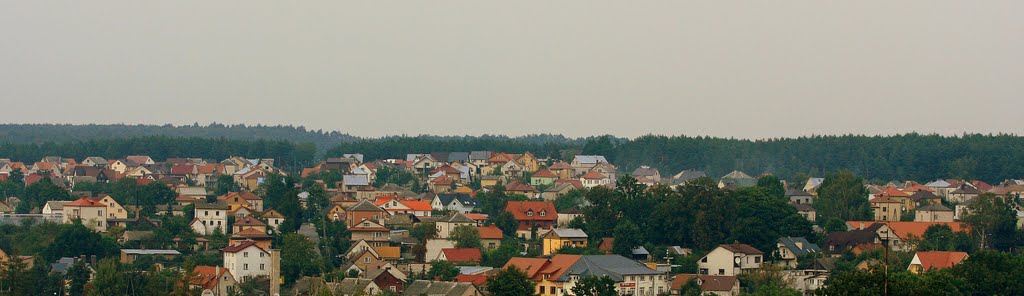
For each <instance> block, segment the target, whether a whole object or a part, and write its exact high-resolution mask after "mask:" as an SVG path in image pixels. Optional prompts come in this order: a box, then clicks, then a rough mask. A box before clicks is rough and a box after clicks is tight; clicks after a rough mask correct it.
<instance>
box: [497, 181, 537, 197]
mask: <svg viewBox="0 0 1024 296" xmlns="http://www.w3.org/2000/svg"><path fill="white" fill-rule="evenodd" d="M505 192H506V193H509V194H522V195H525V196H526V197H527V198H530V199H535V198H537V197H538V195H540V191H539V190H537V189H536V188H533V186H530V185H529V184H526V183H523V182H522V181H519V180H516V181H512V183H508V185H505Z"/></svg>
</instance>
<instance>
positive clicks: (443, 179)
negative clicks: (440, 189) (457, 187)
mask: <svg viewBox="0 0 1024 296" xmlns="http://www.w3.org/2000/svg"><path fill="white" fill-rule="evenodd" d="M452 182H453V181H452V178H450V177H448V175H441V176H438V177H437V178H434V179H433V180H430V183H434V184H437V185H451V184H452Z"/></svg>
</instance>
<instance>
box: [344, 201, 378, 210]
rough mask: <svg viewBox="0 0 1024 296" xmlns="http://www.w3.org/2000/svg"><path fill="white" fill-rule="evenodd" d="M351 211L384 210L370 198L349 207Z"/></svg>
mask: <svg viewBox="0 0 1024 296" xmlns="http://www.w3.org/2000/svg"><path fill="white" fill-rule="evenodd" d="M348 210H349V211H383V209H381V208H380V207H378V206H377V205H374V204H373V203H372V202H370V201H369V200H365V199H364V200H360V201H359V203H357V204H355V205H353V206H351V207H349V208H348Z"/></svg>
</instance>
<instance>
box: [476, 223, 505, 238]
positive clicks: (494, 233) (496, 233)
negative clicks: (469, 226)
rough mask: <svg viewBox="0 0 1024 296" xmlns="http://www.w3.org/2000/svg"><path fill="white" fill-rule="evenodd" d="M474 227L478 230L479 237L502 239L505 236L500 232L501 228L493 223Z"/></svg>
mask: <svg viewBox="0 0 1024 296" xmlns="http://www.w3.org/2000/svg"><path fill="white" fill-rule="evenodd" d="M476 229H477V231H478V232H480V239H502V238H504V237H505V235H504V234H503V233H501V229H498V227H497V226H494V225H488V226H478V227H477V228H476Z"/></svg>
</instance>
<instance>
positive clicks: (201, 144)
mask: <svg viewBox="0 0 1024 296" xmlns="http://www.w3.org/2000/svg"><path fill="white" fill-rule="evenodd" d="M127 155H148V156H150V157H152V158H153V159H156V160H158V161H162V160H164V159H167V158H170V157H199V158H205V159H217V160H220V159H225V158H228V157H231V156H244V157H250V158H274V159H276V160H277V161H278V163H279V164H280V165H281V166H282V167H287V168H300V167H303V166H309V165H311V164H313V161H314V160H315V157H316V147H315V146H314V145H313V144H311V143H305V144H295V143H292V142H288V141H282V140H263V139H260V140H229V139H224V138H219V139H209V138H197V137H190V138H172V137H165V136H145V137H134V138H115V139H94V140H84V141H77V140H76V141H66V142H44V143H40V144H35V143H23V144H16V143H0V158H10V159H12V160H15V161H23V162H28V163H31V162H35V161H39V160H40V159H42V158H43V157H44V156H63V157H71V158H76V159H79V160H81V159H83V158H85V157H89V156H101V157H105V158H108V159H119V158H124V157H125V156H127Z"/></svg>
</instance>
